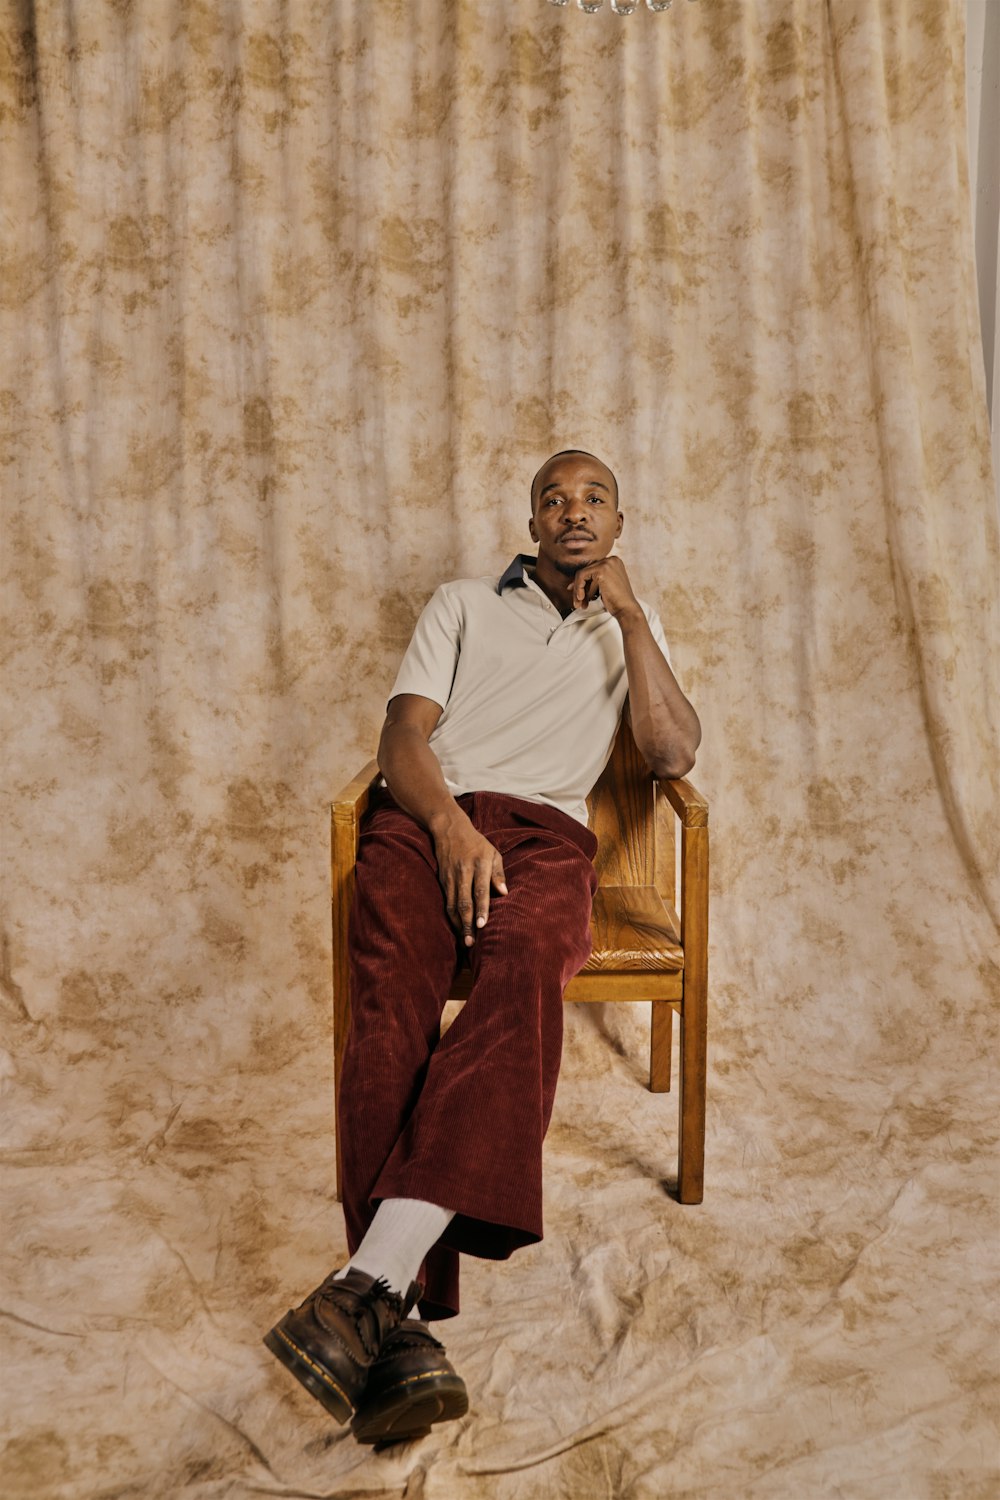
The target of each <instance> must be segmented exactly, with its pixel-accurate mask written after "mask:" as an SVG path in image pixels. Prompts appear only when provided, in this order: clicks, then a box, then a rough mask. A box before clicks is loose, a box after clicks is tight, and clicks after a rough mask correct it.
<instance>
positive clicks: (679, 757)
mask: <svg viewBox="0 0 1000 1500" xmlns="http://www.w3.org/2000/svg"><path fill="white" fill-rule="evenodd" d="M700 743H701V725H699V726H698V728H697V730H696V731H695V733H694V734H693V735H691V736H686V737H685V738H684V740H682V741H677V740H674V741H673V742H672V743H671V744H669V745H667V746H666V747H664V748H663V749H660V748H659V747H657V748H656V749H654V751H653V753H652V754H651V755H648V756H646V763H647V765H648V766H649V769H650V770H651V771H652V773H653V775H654V776H655V777H656V779H657V780H658V781H679V780H680V778H681V777H682V776H688V775H690V773H691V772H692V771H693V770H694V762H695V754H696V752H697V749H698V746H699V744H700Z"/></svg>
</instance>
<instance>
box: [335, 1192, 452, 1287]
mask: <svg viewBox="0 0 1000 1500" xmlns="http://www.w3.org/2000/svg"><path fill="white" fill-rule="evenodd" d="M454 1217H455V1210H454V1209H452V1208H441V1207H440V1206H439V1205H438V1204H437V1203H427V1202H426V1201H425V1200H424V1199H423V1198H383V1199H382V1202H381V1203H380V1204H379V1206H378V1208H377V1209H376V1210H375V1216H374V1218H373V1219H372V1221H371V1223H370V1224H369V1226H368V1229H367V1232H366V1233H365V1237H364V1239H363V1240H362V1241H361V1244H360V1245H359V1246H358V1248H357V1250H355V1252H354V1254H353V1255H352V1256H351V1259H350V1260H349V1261H348V1263H347V1265H346V1266H344V1267H343V1269H342V1270H340V1271H337V1272H336V1276H338V1277H339V1276H346V1275H347V1273H348V1271H364V1272H365V1273H366V1274H367V1275H369V1276H384V1277H385V1279H386V1281H387V1282H388V1283H389V1285H390V1286H391V1287H392V1289H393V1290H394V1291H396V1292H400V1293H402V1294H403V1295H404V1296H405V1295H406V1292H407V1291H408V1290H409V1286H410V1282H411V1281H413V1280H414V1279H415V1278H416V1274H417V1272H418V1271H419V1270H420V1262H421V1261H422V1260H423V1258H424V1256H425V1255H426V1254H427V1252H428V1250H429V1249H430V1248H431V1246H432V1245H433V1244H434V1242H435V1240H438V1239H440V1237H441V1235H442V1234H443V1233H444V1231H445V1229H446V1227H447V1226H448V1224H449V1223H450V1222H451V1220H452V1219H453V1218H454Z"/></svg>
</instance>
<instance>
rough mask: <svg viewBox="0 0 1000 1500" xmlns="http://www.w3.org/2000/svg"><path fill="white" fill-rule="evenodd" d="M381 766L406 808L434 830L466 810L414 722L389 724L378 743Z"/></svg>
mask: <svg viewBox="0 0 1000 1500" xmlns="http://www.w3.org/2000/svg"><path fill="white" fill-rule="evenodd" d="M378 764H379V770H380V771H381V772H382V775H383V776H384V777H385V780H386V785H387V786H388V788H389V791H390V792H391V793H392V795H393V797H394V798H395V799H396V801H397V802H398V803H399V805H400V807H401V808H402V809H403V811H404V812H408V813H409V814H410V815H411V817H414V818H416V820H417V822H418V823H422V824H423V826H424V827H425V828H426V829H428V830H429V831H430V832H431V833H434V831H435V829H437V828H440V827H441V826H442V825H443V824H445V823H448V822H450V821H453V820H454V819H455V818H464V817H465V814H464V813H463V812H462V809H461V808H460V807H459V805H458V803H457V802H456V801H455V799H454V797H453V796H452V794H451V792H449V790H448V788H447V786H446V784H445V779H444V773H443V772H442V770H441V764H440V762H439V760H438V758H437V756H436V755H435V754H434V751H433V750H432V749H431V747H430V745H428V743H427V740H426V737H425V736H424V735H422V734H421V733H420V730H419V729H417V728H416V727H415V726H414V725H412V724H386V726H385V728H384V729H383V730H382V738H381V739H380V740H379V746H378Z"/></svg>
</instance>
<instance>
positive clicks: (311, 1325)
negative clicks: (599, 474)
mask: <svg viewBox="0 0 1000 1500" xmlns="http://www.w3.org/2000/svg"><path fill="white" fill-rule="evenodd" d="M422 1293H423V1287H422V1286H421V1285H420V1283H419V1282H418V1281H411V1282H410V1286H409V1289H408V1291H407V1293H406V1296H405V1297H403V1296H401V1295H400V1294H399V1292H394V1291H393V1290H392V1289H391V1288H390V1286H389V1284H388V1282H387V1281H386V1280H385V1279H384V1278H383V1277H381V1276H379V1277H377V1278H376V1277H374V1276H369V1275H368V1274H367V1272H365V1271H353V1270H352V1271H348V1272H347V1274H346V1276H340V1277H336V1273H334V1274H333V1275H330V1276H328V1277H327V1278H326V1280H325V1281H324V1282H323V1283H322V1284H321V1285H320V1286H318V1287H317V1288H316V1290H315V1291H314V1292H310V1293H309V1296H308V1297H307V1298H306V1299H305V1301H304V1302H301V1303H300V1304H299V1306H298V1307H296V1308H293V1309H291V1310H290V1311H289V1312H286V1314H285V1316H284V1317H283V1318H282V1319H281V1320H280V1321H279V1322H278V1323H276V1324H275V1325H274V1327H273V1328H272V1329H271V1331H270V1333H268V1334H265V1336H264V1343H265V1344H266V1345H267V1347H268V1349H270V1351H271V1353H272V1354H274V1355H276V1356H277V1358H278V1359H280V1360H281V1363H282V1364H283V1365H284V1366H285V1367H286V1369H288V1370H290V1371H291V1372H292V1374H293V1375H294V1376H295V1378H296V1380H298V1381H301V1383H302V1384H303V1385H304V1386H305V1388H306V1390H307V1391H308V1392H309V1393H310V1395H312V1396H315V1397H316V1400H317V1401H320V1402H322V1404H323V1405H324V1406H325V1407H326V1409H327V1411H328V1412H329V1413H330V1415H331V1416H333V1417H336V1419H337V1421H338V1422H346V1421H347V1419H348V1417H350V1416H352V1415H353V1413H354V1411H355V1409H356V1407H357V1405H358V1401H359V1399H360V1397H361V1394H362V1392H363V1391H364V1388H365V1384H366V1382H367V1380H368V1376H369V1372H370V1370H371V1367H372V1365H373V1364H374V1362H375V1359H376V1357H377V1355H378V1352H379V1350H380V1349H381V1347H382V1343H383V1340H384V1339H385V1337H386V1335H387V1334H388V1333H390V1332H391V1331H392V1329H394V1328H395V1327H396V1326H397V1325H398V1324H399V1322H400V1320H401V1319H402V1318H403V1317H404V1316H405V1314H406V1313H407V1311H408V1310H409V1309H410V1308H411V1307H412V1306H413V1305H414V1303H415V1302H416V1301H417V1299H418V1298H419V1297H420V1296H421V1295H422Z"/></svg>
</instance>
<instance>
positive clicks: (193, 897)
mask: <svg viewBox="0 0 1000 1500" xmlns="http://www.w3.org/2000/svg"><path fill="white" fill-rule="evenodd" d="M2 16H3V22H2V37H0V55H2V57H3V67H2V69H0V90H2V94H0V154H2V163H3V167H2V180H0V192H2V195H3V218H2V222H3V225H4V231H3V233H4V240H5V254H4V257H3V262H2V265H0V414H2V424H0V425H2V430H3V450H2V468H0V486H2V491H3V502H4V521H3V525H4V535H3V557H2V567H3V572H4V590H5V592H4V601H5V603H4V609H5V614H4V631H3V659H4V690H5V695H6V703H7V708H6V711H5V714H4V726H3V729H4V766H3V773H4V774H3V786H4V801H5V825H4V827H5V832H4V850H3V871H2V877H0V878H2V881H3V898H4V899H3V908H4V911H3V931H2V961H0V980H2V994H3V1007H4V1009H3V1014H4V1017H5V1020H6V1023H7V1025H6V1040H5V1043H4V1047H5V1051H4V1055H3V1059H2V1073H0V1077H2V1079H3V1081H4V1086H5V1092H4V1095H3V1103H4V1108H5V1114H6V1126H5V1138H4V1139H5V1144H4V1148H3V1156H2V1159H0V1170H2V1171H3V1173H4V1174H5V1185H4V1188H3V1193H4V1201H5V1220H6V1222H7V1225H8V1233H7V1236H6V1239H7V1247H6V1254H7V1268H6V1271H5V1276H6V1283H7V1291H8V1295H7V1296H6V1298H5V1301H4V1305H5V1308H6V1309H7V1310H8V1311H9V1312H10V1313H11V1315H12V1317H13V1319H14V1320H15V1321H14V1324H13V1325H12V1326H13V1327H14V1328H15V1335H14V1337H15V1339H16V1341H17V1342H16V1349H15V1357H14V1358H13V1359H12V1360H11V1361H10V1362H9V1363H8V1364H7V1366H6V1380H7V1384H8V1398H9V1399H8V1400H7V1403H6V1404H7V1409H8V1413H9V1415H8V1417H7V1422H8V1434H7V1435H8V1438H9V1442H8V1446H7V1448H6V1450H4V1451H3V1453H2V1456H0V1490H2V1492H3V1493H4V1494H5V1495H8V1494H9V1495H11V1496H15V1495H30V1496H31V1497H32V1500H39V1497H42V1496H47V1497H52V1500H61V1497H63V1496H65V1497H72V1500H79V1497H81V1496H83V1495H94V1496H97V1495H99V1494H110V1493H111V1492H112V1491H114V1492H115V1493H126V1492H127V1493H129V1494H137V1495H140V1494H150V1495H154V1494H167V1493H169V1494H184V1495H188V1494H190V1495H191V1496H198V1497H204V1500H208V1497H210V1496H215V1495H222V1494H223V1493H228V1494H236V1493H240V1494H242V1493H251V1492H258V1491H261V1490H268V1491H269V1492H277V1491H278V1490H280V1491H281V1492H282V1493H289V1494H291V1493H293V1492H294V1493H297V1494H298V1493H313V1494H319V1493H323V1494H327V1493H331V1494H332V1493H346V1492H347V1491H346V1489H345V1486H347V1487H348V1488H349V1487H351V1486H352V1485H355V1486H358V1487H359V1490H360V1489H366V1490H371V1492H372V1493H375V1492H376V1490H377V1491H378V1493H384V1494H389V1493H393V1494H395V1493H402V1491H403V1488H404V1487H405V1485H406V1482H407V1478H408V1477H411V1482H412V1484H418V1485H419V1484H421V1483H423V1481H422V1480H418V1479H416V1478H412V1476H413V1475H415V1474H416V1473H417V1472H418V1467H419V1466H420V1465H425V1466H426V1474H425V1476H424V1478H425V1480H426V1493H427V1495H428V1497H430V1496H431V1495H432V1494H434V1495H438V1494H439V1495H442V1496H446V1495H448V1496H450V1495H452V1494H455V1493H461V1494H463V1495H465V1494H468V1495H470V1496H472V1495H477V1496H478V1495H479V1494H482V1495H489V1497H490V1500H503V1497H507V1496H517V1497H519V1500H520V1497H525V1496H531V1495H535V1494H541V1493H546V1494H548V1493H552V1494H556V1493H560V1494H561V1493H566V1494H572V1495H582V1494H588V1493H598V1492H599V1493H605V1492H606V1491H607V1490H609V1489H613V1490H614V1492H615V1493H616V1494H619V1495H622V1496H626V1495H627V1496H629V1497H633V1500H653V1497H657V1500H658V1497H659V1496H662V1495H664V1494H668V1493H678V1494H679V1493H685V1494H698V1495H699V1496H706V1497H709V1496H713V1497H715V1496H717V1497H719V1500H730V1497H731V1496H732V1495H733V1494H734V1493H735V1492H737V1491H738V1492H739V1494H740V1495H741V1496H743V1495H746V1496H748V1497H752V1496H758V1495H759V1496H761V1497H763V1496H766V1497H767V1500H780V1497H782V1496H784V1495H788V1496H789V1497H794V1500H801V1497H802V1496H803V1495H809V1494H812V1495H824V1496H825V1495H828V1494H831V1493H834V1492H835V1490H836V1489H838V1488H840V1489H843V1490H844V1492H845V1493H846V1492H848V1491H849V1492H850V1493H852V1494H855V1495H857V1496H859V1497H862V1496H863V1497H866V1500H868V1497H876V1496H877V1497H883V1496H884V1497H885V1500H898V1497H899V1496H900V1495H902V1494H905V1495H907V1496H910V1495H912V1496H913V1497H914V1500H922V1497H924V1496H927V1497H928V1500H930V1497H931V1496H932V1495H934V1496H938V1495H944V1494H949V1495H956V1496H957V1495H959V1494H974V1493H980V1492H985V1491H984V1490H983V1489H982V1487H983V1485H987V1486H988V1484H989V1482H990V1477H991V1476H990V1474H989V1472H988V1467H987V1459H986V1458H985V1457H983V1455H986V1454H988V1453H989V1452H990V1451H991V1449H990V1443H991V1440H992V1438H991V1436H988V1435H987V1434H988V1433H989V1432H990V1428H989V1413H988V1410H987V1407H986V1405H985V1402H984V1399H983V1391H984V1390H985V1389H986V1388H987V1386H988V1381H989V1378H990V1370H991V1369H992V1368H993V1363H994V1352H995V1351H992V1346H991V1345H990V1342H989V1329H988V1328H986V1327H985V1326H984V1320H983V1318H982V1306H983V1302H984V1299H985V1296H986V1292H987V1289H988V1287H989V1285H990V1275H991V1274H992V1273H991V1262H990V1260H989V1256H988V1251H987V1249H986V1248H984V1247H985V1245H986V1242H987V1240H988V1236H987V1234H986V1233H985V1230H984V1225H985V1224H986V1223H988V1222H992V1220H991V1219H990V1214H991V1213H992V1210H991V1208H990V1206H989V1204H990V1198H991V1193H992V1187H993V1181H992V1178H991V1176H990V1170H991V1162H992V1160H993V1157H992V1156H991V1151H992V1149H993V1143H994V1140H995V1130H994V1126H993V1121H994V1119H995V1105H993V1104H992V1102H991V1099H992V1095H991V1088H990V1083H989V1079H988V1076H987V1073H986V1060H987V1059H988V1058H989V1056H990V1049H991V1048H992V1047H994V1046H995V1037H996V1022H995V1015H996V1010H995V1005H994V1004H993V1002H992V1001H991V1000H990V998H989V997H990V996H991V995H994V994H995V986H996V978H997V969H996V925H995V924H996V915H997V910H998V904H1000V903H998V895H997V888H996V878H997V871H998V870H1000V835H998V829H997V811H996V809H997V805H998V801H1000V797H998V792H1000V788H998V786H997V774H998V769H997V768H998V756H997V742H998V711H997V662H998V650H1000V647H998V641H1000V620H998V574H1000V569H998V540H997V514H996V504H995V498H994V496H995V476H994V475H993V473H992V469H991V451H990V434H989V424H988V418H987V411H986V403H985V386H984V376H983V363H982V350H981V346H980V334H979V327H978V321H977V317H976V294H975V267H974V255H973V239H972V227H971V216H970V204H969V184H968V162H967V145H966V123H965V113H964V109H965V106H964V97H965V95H964V73H963V69H964V42H965V33H964V9H963V6H962V4H961V3H960V0H757V3H754V4H753V5H745V4H741V3H738V0H698V3H697V4H688V3H686V0H685V3H681V0H678V3H677V4H675V5H674V7H673V8H672V10H671V11H670V12H668V13H665V14H663V15H659V16H654V15H652V14H651V13H650V12H649V11H648V10H647V9H646V8H645V7H642V8H640V9H639V10H637V11H636V13H635V14H634V15H632V16H631V17H628V18H619V17H615V16H613V15H612V14H611V13H610V10H609V8H608V7H605V8H604V10H603V11H602V12H601V13H600V14H598V15H595V16H585V15H583V14H581V13H580V11H579V10H578V9H577V8H576V7H575V6H572V5H571V6H568V7H566V8H565V9H563V8H558V7H555V6H551V5H549V4H547V3H544V0H509V3H505V4H502V5H501V4H481V3H476V0H448V3H446V4H442V3H440V0H379V3H377V4H372V5H367V6H365V5H348V4H342V3H334V4H330V3H327V0H230V3H228V4H225V5H217V4H210V3H208V0H143V3H141V4H140V3H139V0H102V3H100V4H90V3H87V4H83V3H80V0H36V3H33V4H28V3H26V0H20V3H17V0H7V4H6V5H5V7H4V8H3V11H2ZM569 446H581V447H584V448H587V449H590V450H592V451H594V452H596V453H598V454H599V455H601V456H602V457H603V458H604V459H605V460H606V461H607V462H608V463H609V464H610V465H611V467H612V468H613V469H614V470H615V472H616V474H617V475H618V478H619V481H620V486H621V503H622V509H623V510H624V512H625V526H624V531H623V535H622V538H621V543H620V546H619V551H620V553H621V555H622V557H623V558H624V560H625V563H626V566H627V567H628V569H629V572H630V576H631V577H632V579H633V582H634V585H635V587H636V590H637V592H638V593H639V594H640V596H641V597H643V598H645V599H647V600H648V601H649V602H650V603H651V604H652V605H653V606H654V607H655V608H656V609H657V610H658V612H659V613H660V616H661V618H662V620H663V622H664V626H665V629H666V632H667V635H668V638H669V640H670V643H671V648H672V657H673V660H674V663H675V667H676V670H677V672H678V675H679V678H680V681H681V684H682V686H683V687H684V688H685V690H686V692H687V693H688V695H689V696H690V698H691V699H692V701H693V702H694V704H695V706H696V708H697V709H698V712H699V714H700V716H701V719H702V723H703V727H704V740H703V744H702V748H701V751H700V753H699V757H698V765H697V768H696V770H695V771H694V773H693V778H692V779H693V780H694V781H695V783H696V784H697V785H698V787H699V788H700V789H701V790H703V791H704V792H705V794H706V795H707V796H708V798H709V801H710V804H711V809H712V812H711V816H712V839H713V856H712V857H713V867H712V868H713V877H712V879H713V885H712V955H711V981H710V982H711V992H710V999H711V1014H712V1022H711V1036H710V1047H711V1068H710V1079H709V1101H710V1115H709V1152H708V1175H707V1196H706V1200H705V1203H704V1205H702V1206H701V1207H700V1208H698V1209H697V1210H692V1209H681V1208H680V1207H679V1205H677V1204H676V1203H674V1202H673V1201H672V1200H671V1198H670V1196H669V1192H668V1191H666V1190H665V1185H666V1186H667V1188H669V1181H670V1173H671V1171H672V1166H671V1163H672V1161H673V1151H674V1146H675V1134H674V1123H673V1101H672V1099H671V1100H667V1099H665V1098H664V1097H663V1096H653V1095H649V1094H648V1093H647V1092H645V1091H644V1090H643V1088H642V1079H643V1066H644V1063H643V1058H644V1055H645V1053H644V1048H645V1046H646V1039H647V1034H648V1007H642V1006H635V1007H631V1006H630V1007H614V1006H611V1005H608V1006H596V1007H592V1008H587V1007H570V1008H569V1011H568V1014H567V1029H566V1052H565V1056H564V1063H563V1074H562V1076H561V1079H560V1087H559V1094H558V1096H557V1101H556V1110H555V1114H554V1116H553V1123H552V1127H551V1129H550V1133H549V1137H548V1139H547V1142H546V1214H547V1219H546V1237H545V1241H544V1242H543V1244H542V1245H541V1246H537V1247H532V1250H531V1252H530V1255H529V1254H527V1253H526V1254H525V1255H524V1256H523V1257H520V1258H519V1257H514V1258H513V1259H512V1260H511V1261H510V1262H509V1263H508V1264H505V1265H504V1266H502V1267H496V1266H487V1265H485V1264H479V1263H470V1264H469V1265H468V1267H467V1268H463V1277H464V1278H465V1279H464V1282H463V1296H464V1298H465V1306H464V1308H463V1314H462V1317H461V1318H460V1319H457V1320H454V1329H455V1331H454V1334H452V1332H451V1329H449V1337H450V1339H451V1340H452V1342H450V1343H449V1357H453V1359H454V1362H455V1363H456V1364H457V1365H458V1367H459V1368H460V1369H461V1370H462V1372H463V1373H464V1374H465V1375H466V1379H467V1381H468V1383H469V1386H470V1391H471V1393H472V1397H473V1409H472V1417H471V1423H470V1425H469V1427H465V1426H463V1427H461V1428H460V1429H459V1428H458V1427H457V1425H456V1427H455V1430H454V1431H451V1430H448V1429H447V1428H445V1429H443V1430H442V1432H441V1440H440V1443H439V1445H438V1446H437V1447H436V1448H434V1449H433V1451H431V1449H430V1448H417V1449H414V1450H413V1451H412V1452H411V1453H409V1454H408V1455H403V1456H397V1457H396V1458H394V1459H391V1460H381V1459H379V1460H376V1459H373V1458H367V1457H364V1456H359V1453H358V1450H357V1449H356V1448H355V1447H354V1446H353V1445H352V1442H351V1440H350V1439H348V1440H347V1441H346V1442H345V1443H340V1444H338V1443H337V1442H336V1441H331V1437H333V1438H334V1439H336V1437H337V1435H338V1434H337V1432H336V1431H335V1430H333V1429H331V1428H330V1427H329V1426H328V1425H327V1423H326V1419H325V1418H321V1414H319V1413H317V1414H314V1413H313V1412H311V1411H310V1410H309V1409H308V1403H307V1402H304V1398H303V1401H300V1400H298V1398H297V1395H296V1393H295V1392H294V1391H291V1390H289V1389H286V1387H285V1386H284V1385H283V1384H282V1377H281V1372H280V1371H277V1370H276V1371H274V1372H272V1371H271V1369H270V1368H269V1367H268V1361H267V1356H266V1354H264V1353H263V1352H261V1353H260V1354H259V1355H258V1354H257V1352H256V1351H257V1349H258V1347H259V1343H258V1341H259V1335H260V1333H262V1332H263V1331H264V1329H265V1328H266V1327H268V1326H270V1324H271V1323H272V1322H273V1321H274V1318H275V1316H277V1315H278V1314H279V1313H280V1312H281V1311H282V1310H283V1308H284V1307H285V1306H286V1305H287V1304H288V1301H289V1300H290V1299H292V1298H295V1299H296V1300H297V1299H298V1298H299V1297H301V1296H302V1295H303V1294H304V1293H305V1292H306V1290H307V1289H308V1288H309V1287H310V1286H311V1285H314V1284H315V1283H316V1282H318V1281H319V1280H320V1279H321V1277H322V1276H323V1275H324V1274H325V1273H326V1272H327V1271H328V1270H329V1269H330V1268H331V1267H332V1265H333V1264H334V1263H337V1258H338V1256H339V1257H342V1253H343V1247H344V1243H345V1242H344V1240H343V1234H342V1224H341V1217H340V1210H339V1208H338V1206H337V1205H336V1203H335V1202H334V1201H333V1182H334V1155H333V1139H332V1128H333V1122H332V1076H331V1043H330V1037H331V1018H330V989H329V985H330V981H329V972H330V971H329V963H330V931H329V904H328V903H329V848H328V824H327V816H328V813H327V804H328V801H329V799H330V797H331V796H332V795H333V794H334V793H335V791H336V790H337V789H338V787H339V786H340V784H341V783H342V782H344V781H345V780H347V779H348V777H349V776H351V775H352V774H353V773H354V772H355V771H356V770H357V769H358V767H359V766H360V765H361V764H362V763H363V762H364V761H365V760H367V759H368V757H369V756H370V755H371V754H372V752H373V748H374V745H375V743H376V738H377V734H378V729H379V725H380V723H381V719H382V716H383V713H384V707H385V697H386V693H387V692H388V690H389V688H390V686H391V683H392V680H393V676H394V673H395V668H396V665H397V663H398V660H399V657H400V655H401V653H402V651H403V649H404V648H405V646H406V643H407V640H408V638H409V635H410V632H411V630H412V627H413V624H414V622H415V620H416V617H417V615H418V613H419V611H420V609H421V607H422V605H423V603H424V602H425V601H426V599H427V598H428V597H429V595H430V593H431V592H432V590H433V589H434V587H435V586H436V585H437V584H438V583H439V582H440V581H442V580H443V579H445V578H449V577H455V576H464V575H470V574H472V575H480V574H499V572H500V571H501V570H502V569H503V568H504V566H505V565H506V563H507V562H508V561H509V559H510V557H511V556H512V555H513V553H514V552H515V551H518V550H522V549H527V548H528V547H529V545H530V543H529V539H528V535H527V519H528V512H529V501H528V485H529V482H530V479H531V476H532V474H533V473H534V471H535V469H536V468H537V466H538V465H539V463H540V462H541V461H542V460H543V459H544V458H545V457H546V456H547V455H548V454H549V453H551V452H552V451H555V450H556V449H560V448H564V447H569ZM581 732H585V731H584V729H583V728H581ZM567 1370H570V1371H572V1372H573V1375H572V1378H571V1379H570V1378H567ZM876 1395H877V1399H876ZM719 1403H722V1405H723V1406H724V1407H725V1413H724V1414H723V1415H720V1407H719ZM609 1414H610V1415H609ZM956 1432H958V1433H961V1434H962V1446H961V1450H960V1451H958V1450H957V1449H956V1444H955V1437H954V1434H955V1433H956ZM380 1463H381V1464H383V1465H384V1467H383V1468H379V1467H378V1464H380ZM390 1465H392V1467H391V1473H390V1468H389V1466H390ZM609 1476H610V1477H609ZM734 1476H736V1477H735V1478H734ZM338 1486H339V1488H338ZM394 1486H395V1488H394ZM977 1486H978V1488H977Z"/></svg>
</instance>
